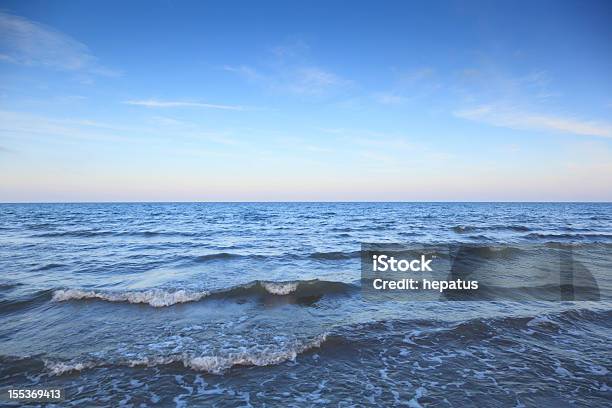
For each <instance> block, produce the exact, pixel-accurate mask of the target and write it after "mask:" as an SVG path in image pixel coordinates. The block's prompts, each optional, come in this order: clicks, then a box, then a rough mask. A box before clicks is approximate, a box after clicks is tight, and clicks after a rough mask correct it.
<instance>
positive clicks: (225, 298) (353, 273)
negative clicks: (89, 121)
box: [0, 203, 612, 407]
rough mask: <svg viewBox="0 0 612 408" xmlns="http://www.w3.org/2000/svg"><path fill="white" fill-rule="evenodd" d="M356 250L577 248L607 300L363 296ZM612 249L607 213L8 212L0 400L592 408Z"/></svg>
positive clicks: (477, 208) (363, 206)
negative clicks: (13, 389) (41, 397)
mask: <svg viewBox="0 0 612 408" xmlns="http://www.w3.org/2000/svg"><path fill="white" fill-rule="evenodd" d="M363 242H379V243H384V242H397V243H411V244H414V243H418V244H430V243H435V244H440V243H443V244H449V243H470V244H478V245H483V246H485V247H489V246H491V247H492V246H497V247H499V246H503V245H508V246H513V247H516V246H520V245H548V244H550V243H554V242H558V243H564V244H571V245H575V246H576V247H581V246H587V247H591V248H595V249H596V250H597V251H598V252H597V253H598V254H599V257H597V258H593V259H592V260H591V261H590V262H591V263H590V264H588V262H589V261H587V265H586V267H587V268H589V269H591V270H593V271H597V275H596V277H597V280H598V281H597V283H598V286H599V290H600V291H601V300H600V301H588V302H543V301H521V302H508V301H498V302H395V301H382V300H381V301H368V300H367V299H365V298H364V297H363V296H362V295H361V291H360V285H361V281H360V258H359V250H360V245H361V243H363ZM610 249H612V205H610V204H463V203H453V204H443V203H422V204H421V203H419V204H404V203H270V204H265V203H244V204H238V203H233V204H229V203H228V204H222V203H218V204H212V203H211V204H3V205H0V270H1V271H2V275H1V278H0V323H1V325H0V350H1V351H0V387H8V386H17V385H18V386H21V387H36V386H39V387H40V386H45V387H50V386H59V387H64V388H65V389H66V394H67V403H66V404H72V405H86V406H87V405H96V406H109V407H111V406H113V407H114V406H148V405H152V406H154V405H159V406H183V405H191V404H196V403H201V404H211V405H217V406H236V405H253V406H261V405H264V404H265V405H268V406H292V405H293V406H311V405H318V404H322V405H336V406H352V405H358V406H362V405H372V406H376V405H381V404H385V405H409V406H419V405H423V406H426V405H428V404H435V405H442V406H464V405H466V404H472V405H477V406H487V407H490V406H522V405H527V406H568V405H582V406H587V405H589V406H603V405H606V404H609V401H610V399H611V398H612V393H611V388H610V371H609V370H611V369H612V353H611V349H610V345H609V343H610V341H609V339H610V338H612V308H611V306H612V302H611V301H610V298H609V293H610V291H609V289H610V287H611V280H610V279H611V278H612V274H611V273H610V269H609V268H608V266H609V263H607V262H608V261H609V258H607V257H606V256H605V254H606V253H610ZM602 254H603V255H602ZM508 276H509V279H512V277H513V276H515V274H514V273H513V271H509V273H508ZM515 279H516V280H518V279H519V278H515ZM517 283H520V282H517Z"/></svg>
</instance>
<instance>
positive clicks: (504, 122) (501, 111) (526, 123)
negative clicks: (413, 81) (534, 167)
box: [454, 105, 612, 137]
mask: <svg viewBox="0 0 612 408" xmlns="http://www.w3.org/2000/svg"><path fill="white" fill-rule="evenodd" d="M454 115H455V116H457V117H459V118H462V119H468V120H473V121H477V122H482V123H487V124H490V125H494V126H499V127H507V128H512V129H526V130H539V131H542V130H543V131H553V132H561V133H571V134H575V135H584V136H601V137H612V124H610V123H604V122H597V121H585V120H581V119H576V118H572V117H562V116H552V115H544V114H538V113H528V112H524V111H519V110H516V109H512V108H503V107H499V106H495V105H481V106H477V107H474V108H470V109H463V110H459V111H456V112H454Z"/></svg>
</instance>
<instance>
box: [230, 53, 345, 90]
mask: <svg viewBox="0 0 612 408" xmlns="http://www.w3.org/2000/svg"><path fill="white" fill-rule="evenodd" d="M308 50H309V47H308V45H307V44H305V43H304V42H301V41H298V42H293V43H290V44H289V45H284V46H279V47H274V48H272V49H271V52H270V54H269V56H268V58H266V62H265V64H260V65H258V66H257V67H253V66H248V65H238V66H231V65H226V66H224V67H223V69H224V70H225V71H228V72H231V73H234V74H237V75H240V76H241V77H243V78H244V79H246V80H247V81H249V82H252V83H254V84H257V85H260V86H263V87H265V88H268V89H271V90H273V91H282V92H287V93H292V94H295V95H304V96H308V95H310V96H320V95H326V94H330V93H333V92H337V91H340V90H342V89H345V88H347V87H348V86H350V85H352V84H353V82H352V81H350V80H348V79H345V78H343V77H341V76H340V75H338V74H336V73H334V72H332V71H330V70H328V69H325V68H322V67H320V66H319V65H318V64H316V63H314V62H313V61H312V59H311V58H309V57H308V56H307V55H305V54H307V51H308Z"/></svg>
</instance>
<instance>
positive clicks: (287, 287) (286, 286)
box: [261, 282, 298, 296]
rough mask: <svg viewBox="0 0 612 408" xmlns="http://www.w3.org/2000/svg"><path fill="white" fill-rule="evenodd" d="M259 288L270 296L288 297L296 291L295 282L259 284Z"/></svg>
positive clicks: (296, 284)
mask: <svg viewBox="0 0 612 408" xmlns="http://www.w3.org/2000/svg"><path fill="white" fill-rule="evenodd" d="M261 286H263V288H264V289H265V290H266V291H267V292H268V293H270V294H272V295H281V296H282V295H288V294H290V293H293V292H295V291H296V290H297V287H298V283H297V282H261Z"/></svg>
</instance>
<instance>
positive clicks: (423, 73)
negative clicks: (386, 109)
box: [371, 67, 442, 105]
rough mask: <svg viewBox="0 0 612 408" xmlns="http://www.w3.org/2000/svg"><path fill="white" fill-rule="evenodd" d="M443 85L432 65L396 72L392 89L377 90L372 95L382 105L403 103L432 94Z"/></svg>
mask: <svg viewBox="0 0 612 408" xmlns="http://www.w3.org/2000/svg"><path fill="white" fill-rule="evenodd" d="M395 71H397V70H395ZM441 87H442V84H441V83H440V81H439V79H437V78H436V71H435V70H434V69H433V68H430V67H421V68H417V69H413V70H408V71H398V72H396V79H395V80H394V83H393V85H392V87H391V89H389V90H386V91H383V92H375V93H373V94H372V95H371V97H372V99H373V100H374V101H375V102H377V103H380V104H382V105H402V104H404V103H406V102H412V101H415V100H417V99H420V98H423V97H427V96H430V95H432V94H433V93H434V92H435V91H437V90H439V89H440V88H441Z"/></svg>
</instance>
